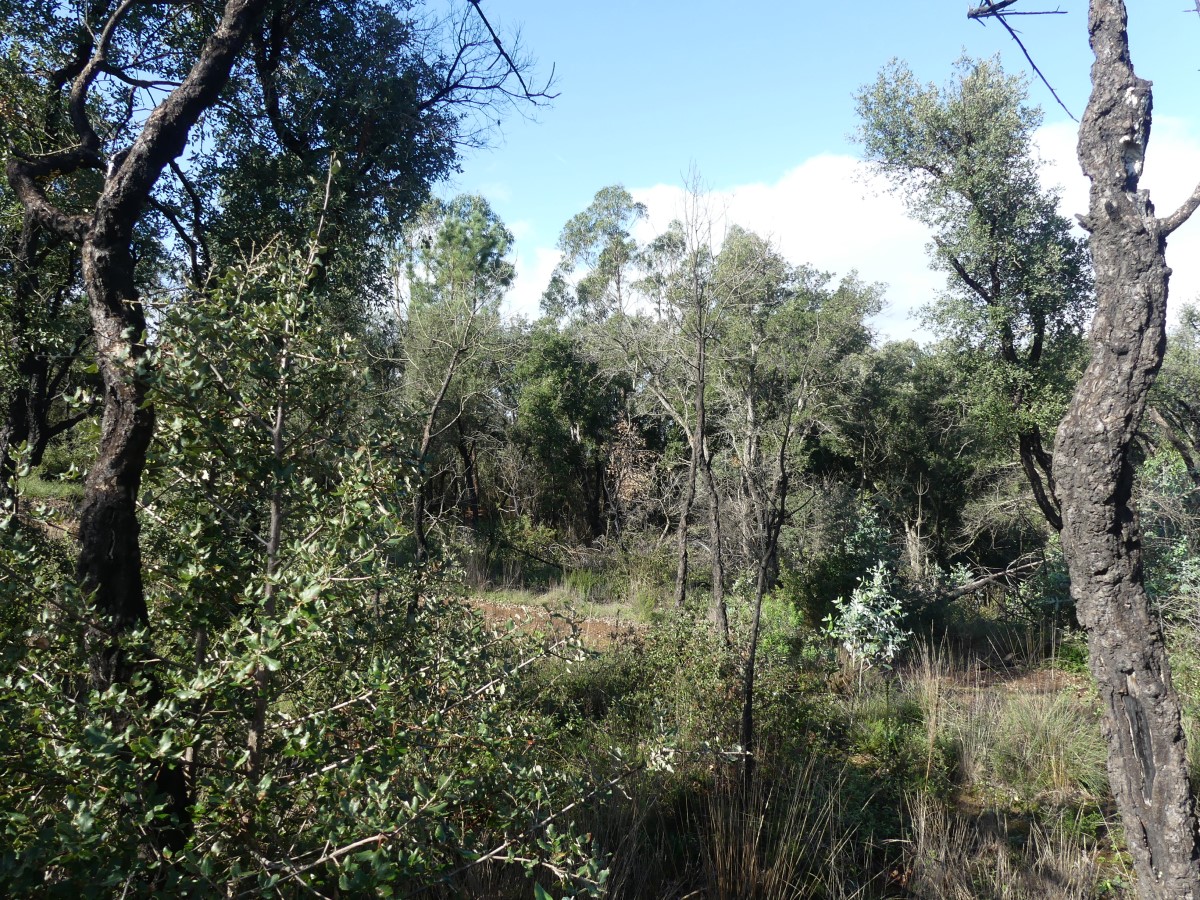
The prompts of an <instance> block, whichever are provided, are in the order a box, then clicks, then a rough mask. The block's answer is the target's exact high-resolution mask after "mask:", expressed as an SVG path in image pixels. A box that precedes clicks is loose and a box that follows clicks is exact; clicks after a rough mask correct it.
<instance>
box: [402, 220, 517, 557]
mask: <svg viewBox="0 0 1200 900" xmlns="http://www.w3.org/2000/svg"><path fill="white" fill-rule="evenodd" d="M512 241H513V238H512V235H511V234H510V233H509V231H508V229H507V228H505V227H504V223H503V222H501V221H500V218H499V217H498V216H497V215H496V213H495V212H493V210H492V208H491V206H490V205H489V204H488V202H487V201H486V200H484V199H483V198H482V197H479V196H462V197H457V198H455V199H454V200H451V201H450V202H448V203H444V202H441V201H433V202H431V203H430V204H429V205H428V206H427V207H426V208H425V210H424V212H423V215H422V216H421V217H420V218H419V219H417V220H416V221H414V222H413V224H412V226H411V227H410V228H409V230H408V234H407V241H406V252H407V255H408V259H407V261H406V263H405V271H404V278H403V283H404V284H405V285H406V286H407V291H406V297H405V298H404V303H403V308H402V309H401V310H400V314H401V320H400V322H399V327H400V339H399V351H400V352H399V358H398V359H397V361H396V362H397V366H398V369H399V377H400V379H401V382H402V396H403V402H404V405H405V411H406V412H407V413H408V414H409V415H411V416H413V418H414V420H415V421H416V422H417V428H418V436H417V440H416V446H415V459H416V464H417V469H418V472H419V473H420V478H419V481H418V484H417V485H416V488H415V490H414V491H413V535H414V537H415V539H416V549H417V556H418V558H419V559H421V560H425V559H427V558H428V556H429V540H428V534H427V519H428V499H429V497H428V492H429V484H430V477H429V472H428V468H429V466H430V463H431V462H432V459H433V450H434V444H435V442H436V441H437V440H438V439H439V438H441V437H442V436H443V435H444V434H446V433H447V432H449V431H450V430H451V429H452V428H454V427H456V426H457V425H458V424H459V423H461V421H462V418H463V416H464V415H466V413H467V409H468V407H469V406H471V405H472V404H473V403H477V402H480V401H483V402H486V398H485V397H483V396H482V392H483V390H484V387H485V385H484V381H485V379H481V378H479V377H478V373H479V370H480V367H481V366H482V365H484V364H485V361H486V359H487V358H489V357H490V356H492V355H493V354H494V353H495V351H496V347H495V344H496V332H497V329H498V326H499V317H500V299H501V297H502V296H503V295H504V292H505V291H506V290H507V289H508V287H509V286H510V285H511V284H512V281H513V278H514V277H515V274H516V270H515V268H514V266H513V263H512V260H511V259H510V252H511V248H512Z"/></svg>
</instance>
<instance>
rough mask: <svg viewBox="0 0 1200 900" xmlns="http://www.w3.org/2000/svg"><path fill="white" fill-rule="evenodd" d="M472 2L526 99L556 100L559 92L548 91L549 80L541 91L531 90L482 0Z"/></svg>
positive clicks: (532, 100) (533, 100)
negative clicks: (486, 11) (505, 46)
mask: <svg viewBox="0 0 1200 900" xmlns="http://www.w3.org/2000/svg"><path fill="white" fill-rule="evenodd" d="M470 3H471V5H472V6H473V7H475V12H476V13H478V14H479V18H480V20H482V22H483V24H484V27H486V28H487V30H488V34H490V35H491V36H492V43H493V44H495V45H496V52H497V53H499V54H500V58H501V59H503V60H504V62H505V63H506V64H507V65H508V70H509V71H510V72H512V74H513V75H515V76H516V77H517V81H518V82H520V85H521V91H522V92H523V95H524V97H525V99H526V100H528V101H530V102H531V103H537V102H538V101H539V100H554V99H555V98H557V97H558V94H551V93H548V92H547V88H549V86H550V83H549V82H547V84H546V88H543V89H542V90H540V91H531V90H530V89H529V85H527V84H526V83H525V77H524V76H523V75H522V74H521V69H520V67H519V66H518V65H517V64H516V62H514V61H513V58H512V57H511V56H509V55H508V51H507V50H505V49H504V42H503V41H501V40H500V36H499V35H498V34H496V29H494V28H493V27H492V23H491V22H489V21H488V17H487V16H486V15H484V12H483V8H482V7H481V6H480V5H479V3H480V0H470ZM551 79H553V72H552V73H551Z"/></svg>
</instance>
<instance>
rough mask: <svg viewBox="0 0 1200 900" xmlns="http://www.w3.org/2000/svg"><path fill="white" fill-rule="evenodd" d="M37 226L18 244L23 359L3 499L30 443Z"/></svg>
mask: <svg viewBox="0 0 1200 900" xmlns="http://www.w3.org/2000/svg"><path fill="white" fill-rule="evenodd" d="M37 236H38V226H37V223H36V221H35V220H34V217H33V216H32V215H31V214H26V216H25V217H24V221H23V222H22V224H21V236H20V238H19V240H18V243H17V253H16V276H17V277H16V278H15V280H14V281H15V283H14V285H13V308H12V313H11V317H12V338H11V344H10V347H9V351H10V352H11V353H12V354H13V356H14V357H16V358H18V359H20V360H21V362H20V363H19V364H18V365H17V379H16V383H15V384H14V385H13V386H12V388H11V391H12V393H11V394H10V395H9V398H8V409H7V410H6V415H5V418H4V424H3V425H2V426H0V500H6V499H9V498H13V499H15V497H16V485H15V484H14V477H15V475H16V449H17V447H19V446H21V445H22V444H24V443H27V442H28V440H29V420H30V403H29V381H30V375H31V373H32V371H33V369H34V363H35V360H36V355H35V353H34V352H33V349H32V348H31V347H30V346H29V338H30V336H29V335H28V333H27V332H28V329H29V309H30V308H31V306H32V304H33V303H34V302H35V300H36V295H37V267H36V265H35V257H36V255H37Z"/></svg>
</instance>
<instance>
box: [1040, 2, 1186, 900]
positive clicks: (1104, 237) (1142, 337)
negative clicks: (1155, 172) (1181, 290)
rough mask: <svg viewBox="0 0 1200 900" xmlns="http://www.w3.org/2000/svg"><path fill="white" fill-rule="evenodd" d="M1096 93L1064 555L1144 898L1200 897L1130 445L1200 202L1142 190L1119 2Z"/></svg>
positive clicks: (1105, 13)
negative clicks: (1177, 258) (1172, 254)
mask: <svg viewBox="0 0 1200 900" xmlns="http://www.w3.org/2000/svg"><path fill="white" fill-rule="evenodd" d="M1088 24H1089V31H1090V37H1091V46H1092V49H1093V52H1094V54H1095V63H1094V65H1093V67H1092V94H1091V99H1090V100H1089V102H1088V107H1087V110H1086V112H1085V114H1084V118H1083V122H1082V125H1081V127H1080V131H1079V160H1080V163H1081V165H1082V167H1083V171H1084V173H1085V174H1087V175H1088V177H1089V178H1090V179H1091V196H1090V204H1089V212H1088V216H1087V217H1086V218H1084V219H1083V220H1082V221H1083V224H1084V226H1085V227H1086V228H1087V229H1088V231H1090V232H1091V249H1092V260H1093V265H1094V268H1095V276H1096V294H1097V301H1098V302H1097V310H1096V317H1095V320H1094V321H1093V323H1092V329H1091V334H1090V340H1091V344H1092V358H1091V362H1090V363H1089V365H1088V367H1087V369H1086V371H1085V372H1084V375H1083V378H1082V379H1081V381H1080V382H1079V385H1078V387H1077V389H1076V391H1075V395H1074V398H1073V399H1072V402H1071V406H1070V409H1069V410H1068V412H1067V416H1066V418H1065V419H1064V420H1063V423H1062V425H1061V426H1060V427H1059V430H1058V438H1057V441H1056V444H1055V461H1056V467H1055V468H1056V472H1055V475H1056V480H1057V487H1058V496H1059V499H1060V501H1061V504H1062V510H1063V530H1062V543H1063V550H1064V553H1065V555H1066V558H1067V564H1068V567H1069V570H1070V575H1071V591H1072V595H1073V596H1074V598H1075V602H1076V605H1077V611H1078V616H1079V621H1080V622H1081V624H1083V626H1084V627H1085V628H1086V629H1087V631H1088V640H1089V649H1090V658H1091V668H1092V672H1093V674H1094V675H1095V677H1096V681H1097V683H1098V685H1099V688H1100V696H1101V700H1102V703H1103V707H1104V732H1105V736H1106V738H1107V741H1108V747H1109V758H1108V770H1109V777H1110V780H1111V784H1112V790H1113V793H1114V795H1115V796H1116V800H1117V805H1118V808H1119V810H1120V813H1121V817H1122V820H1123V822H1124V826H1125V836H1126V840H1127V842H1128V846H1129V851H1130V853H1131V855H1132V856H1133V859H1134V863H1135V866H1136V869H1137V872H1138V892H1139V894H1140V895H1141V896H1142V897H1143V898H1148V900H1149V898H1197V897H1200V833H1198V831H1197V823H1196V817H1195V809H1194V800H1193V796H1192V791H1191V786H1190V784H1189V781H1188V768H1187V759H1186V756H1185V752H1184V751H1185V747H1184V736H1183V730H1182V727H1181V725H1180V705H1179V698H1178V696H1177V695H1176V693H1175V689H1174V687H1173V686H1172V683H1171V673H1170V666H1169V664H1168V661H1167V655H1166V650H1165V647H1164V644H1163V635H1162V629H1161V626H1160V624H1159V622H1158V619H1157V617H1156V616H1155V615H1154V613H1153V611H1152V609H1151V607H1150V602H1149V598H1148V596H1147V594H1146V590H1145V587H1144V584H1143V573H1142V540H1141V533H1140V530H1139V525H1138V517H1137V512H1136V510H1135V509H1134V507H1133V504H1132V501H1131V494H1132V487H1133V462H1132V459H1131V453H1130V451H1131V447H1132V445H1133V441H1134V436H1135V433H1136V431H1137V428H1138V426H1139V424H1140V422H1141V419H1142V415H1143V413H1144V411H1145V407H1146V397H1147V394H1148V392H1149V390H1150V386H1151V384H1152V383H1153V381H1154V378H1155V375H1156V374H1157V372H1158V369H1159V366H1160V365H1161V363H1162V358H1163V352H1164V349H1165V344H1166V334H1165V319H1166V301H1167V284H1168V278H1169V276H1170V269H1169V268H1167V265H1166V260H1165V250H1166V238H1167V236H1168V235H1169V234H1170V232H1171V231H1173V230H1174V229H1175V228H1176V227H1178V226H1179V225H1180V224H1182V222H1183V221H1184V220H1186V218H1187V217H1188V216H1189V215H1190V214H1191V212H1192V211H1193V210H1194V208H1195V206H1196V203H1197V202H1198V200H1200V195H1198V196H1193V198H1192V200H1191V201H1189V203H1188V204H1187V205H1186V206H1185V207H1184V208H1183V209H1181V210H1180V211H1179V212H1177V213H1176V214H1174V215H1173V216H1171V217H1168V218H1166V219H1158V218H1156V217H1155V215H1154V207H1153V205H1152V204H1151V203H1150V198H1149V194H1148V192H1146V191H1142V190H1138V179H1139V176H1140V174H1141V169H1142V160H1143V159H1144V155H1145V149H1146V144H1147V141H1148V139H1149V136H1150V122H1151V90H1150V83H1149V82H1148V81H1145V80H1143V79H1141V78H1138V77H1137V76H1136V75H1135V73H1134V70H1133V65H1132V62H1131V60H1130V56H1129V44H1128V38H1127V34H1126V11H1125V4H1124V3H1123V2H1122V0H1092V2H1091V8H1090V16H1089V23H1088Z"/></svg>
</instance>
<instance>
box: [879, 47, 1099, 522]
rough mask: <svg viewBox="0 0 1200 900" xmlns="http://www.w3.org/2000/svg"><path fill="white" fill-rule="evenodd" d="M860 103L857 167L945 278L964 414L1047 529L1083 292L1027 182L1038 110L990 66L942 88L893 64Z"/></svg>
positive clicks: (937, 317)
mask: <svg viewBox="0 0 1200 900" xmlns="http://www.w3.org/2000/svg"><path fill="white" fill-rule="evenodd" d="M857 99H858V113H859V117H860V119H861V125H860V127H859V133H858V136H859V139H860V141H862V143H863V146H864V149H865V151H866V158H867V159H868V160H869V161H871V162H872V163H874V164H875V166H876V167H877V168H878V170H879V171H880V172H882V173H883V175H884V176H885V177H886V178H887V179H888V180H889V181H890V182H891V184H892V185H893V186H894V187H895V189H896V190H897V191H899V192H900V194H901V196H903V198H904V200H905V202H906V204H907V206H908V209H909V212H910V214H911V215H913V216H914V217H915V218H916V219H918V220H919V221H921V222H923V223H924V224H926V225H927V226H929V227H930V228H931V229H932V230H933V234H934V237H933V245H932V255H933V265H934V266H935V267H937V268H939V269H942V270H943V271H946V272H947V273H948V275H949V279H948V286H947V291H946V293H945V295H944V296H943V297H942V299H941V300H940V301H939V303H938V305H937V306H936V307H935V308H934V310H933V312H932V314H931V316H930V318H931V321H932V322H933V324H934V325H935V326H936V327H937V328H938V329H939V330H940V331H942V332H943V333H944V334H946V335H947V336H948V337H949V339H950V340H952V341H953V342H954V343H955V345H957V347H958V348H959V349H960V353H961V356H962V359H961V362H962V364H964V365H968V366H971V367H972V368H973V369H975V371H974V373H973V376H972V378H971V382H972V383H974V384H977V385H980V386H982V387H981V390H980V391H979V392H978V394H977V396H976V397H975V398H974V405H975V406H976V407H978V408H982V409H984V410H986V413H985V416H986V417H987V418H988V419H990V421H991V423H992V427H993V428H995V429H996V430H998V431H999V432H1001V433H1004V434H1007V435H1008V436H1009V439H1010V440H1012V441H1013V442H1014V443H1016V445H1017V448H1018V451H1019V453H1020V458H1021V465H1022V468H1023V469H1024V471H1025V475H1026V478H1027V479H1028V481H1029V485H1030V488H1031V489H1032V491H1033V494H1034V498H1035V499H1036V501H1037V503H1038V506H1039V507H1040V508H1041V510H1042V512H1043V513H1044V514H1045V516H1046V519H1047V521H1049V522H1050V524H1051V525H1052V526H1053V527H1054V528H1056V529H1058V528H1060V527H1061V525H1062V517H1061V513H1060V510H1059V506H1058V500H1057V499H1056V497H1055V491H1054V471H1053V462H1052V459H1051V456H1050V454H1049V453H1048V452H1047V451H1046V447H1045V446H1044V445H1045V439H1044V432H1045V431H1047V430H1050V431H1052V430H1053V427H1054V425H1055V423H1056V422H1057V421H1058V419H1059V418H1060V417H1061V415H1062V410H1063V408H1064V406H1065V402H1066V397H1067V394H1068V392H1069V390H1070V386H1071V384H1072V383H1073V376H1074V374H1075V372H1076V370H1077V368H1078V366H1079V365H1080V362H1081V356H1082V353H1081V350H1082V328H1083V323H1084V321H1085V319H1086V316H1087V314H1088V312H1089V311H1090V310H1091V308H1092V294H1091V283H1090V277H1089V271H1088V262H1087V255H1086V251H1085V248H1084V245H1083V242H1082V241H1080V240H1079V239H1078V238H1076V237H1075V236H1074V235H1072V234H1071V228H1070V223H1069V222H1068V221H1067V220H1066V219H1065V218H1064V217H1063V216H1061V215H1060V214H1059V213H1058V211H1057V202H1058V198H1057V196H1056V194H1055V193H1054V192H1052V191H1045V190H1043V189H1042V188H1041V187H1040V185H1039V183H1038V176H1037V160H1036V158H1035V156H1034V152H1033V144H1032V140H1033V131H1034V129H1035V128H1036V127H1037V125H1038V124H1039V123H1040V121H1041V113H1040V111H1038V110H1035V109H1031V108H1030V107H1028V106H1026V105H1025V99H1026V92H1025V87H1024V84H1023V83H1022V82H1021V80H1020V79H1018V78H1013V77H1009V76H1006V75H1005V74H1004V73H1003V72H1002V71H1001V69H1000V67H999V64H998V63H997V62H996V61H995V60H969V59H963V60H961V61H960V62H959V63H958V73H957V76H956V78H955V79H954V81H952V82H951V84H950V85H948V86H947V87H945V88H943V89H940V90H939V89H938V88H936V87H935V86H933V85H921V84H919V83H918V82H917V80H916V78H915V77H914V76H913V74H912V72H911V71H910V70H909V69H908V68H907V67H906V66H905V65H904V64H903V63H900V62H895V61H894V62H892V63H891V64H890V65H889V66H888V67H887V68H885V69H884V70H883V71H882V72H881V73H880V75H879V78H878V79H877V81H876V82H875V84H873V85H872V86H870V87H868V88H864V89H863V90H862V91H861V92H860V93H859V95H858V98H857Z"/></svg>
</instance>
